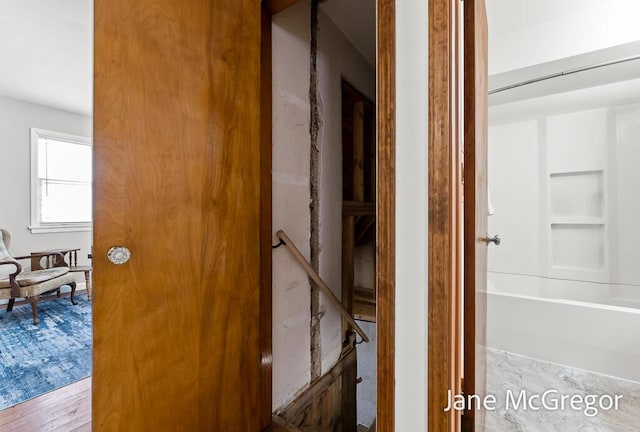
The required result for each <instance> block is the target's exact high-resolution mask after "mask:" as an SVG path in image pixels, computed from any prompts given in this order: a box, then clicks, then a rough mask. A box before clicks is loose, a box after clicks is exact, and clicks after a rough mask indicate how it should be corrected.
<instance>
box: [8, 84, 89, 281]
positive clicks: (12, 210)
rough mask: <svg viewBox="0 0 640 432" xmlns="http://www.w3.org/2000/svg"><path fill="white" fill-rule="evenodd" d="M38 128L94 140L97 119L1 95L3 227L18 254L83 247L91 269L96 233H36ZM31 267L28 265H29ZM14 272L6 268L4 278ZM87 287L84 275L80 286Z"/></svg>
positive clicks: (80, 259)
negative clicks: (34, 141)
mask: <svg viewBox="0 0 640 432" xmlns="http://www.w3.org/2000/svg"><path fill="white" fill-rule="evenodd" d="M31 127H36V128H41V129H48V130H53V131H58V132H64V133H68V134H73V135H81V136H91V127H92V126H91V117H89V116H86V115H81V114H74V113H70V112H67V111H61V110H59V109H55V108H50V107H46V106H43V105H37V104H33V103H29V102H25V101H21V100H17V99H11V98H7V97H2V96H0V185H2V186H0V227H1V228H4V229H6V230H8V231H9V232H11V237H12V239H11V251H12V252H13V253H14V254H15V255H28V254H29V252H32V251H38V250H48V249H58V248H67V247H69V248H71V247H73V248H76V247H79V248H82V250H80V251H79V252H78V262H79V263H80V264H82V265H88V264H90V263H89V261H88V259H87V254H88V253H89V252H90V249H91V233H90V232H88V231H84V232H72V233H46V234H31V232H30V231H29V229H28V227H29V225H30V224H31V162H30V152H31V138H30V128H31ZM23 264H24V265H28V262H24V263H23ZM6 270H9V267H8V266H3V267H1V268H0V274H2V272H3V271H6ZM80 281H82V283H84V277H83V275H82V273H79V277H78V282H79V283H80Z"/></svg>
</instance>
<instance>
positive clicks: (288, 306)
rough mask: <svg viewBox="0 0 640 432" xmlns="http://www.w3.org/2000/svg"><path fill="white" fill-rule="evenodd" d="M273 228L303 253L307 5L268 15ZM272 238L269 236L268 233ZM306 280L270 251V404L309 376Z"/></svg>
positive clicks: (279, 252) (283, 253)
mask: <svg viewBox="0 0 640 432" xmlns="http://www.w3.org/2000/svg"><path fill="white" fill-rule="evenodd" d="M272 38H273V172H272V181H273V204H272V205H273V232H274V233H275V232H276V231H277V230H279V229H282V230H284V231H286V232H287V234H288V235H289V237H290V238H291V240H292V241H293V242H294V243H295V244H296V245H297V246H298V248H299V249H300V251H301V252H302V254H303V255H305V256H306V257H309V252H310V250H309V235H310V212H309V200H310V191H309V157H310V139H309V118H310V116H309V5H308V3H307V2H299V3H298V4H296V5H295V6H293V7H291V8H289V9H286V10H285V11H283V12H281V13H279V14H277V15H276V16H274V17H273V35H272ZM274 243H275V238H274ZM309 322H310V296H309V280H308V279H307V276H306V273H305V272H304V271H303V270H302V268H300V266H299V265H298V263H296V262H295V261H294V260H293V259H292V258H291V255H290V254H289V253H288V252H287V250H286V249H284V248H279V249H275V250H274V251H273V409H274V410H276V409H278V408H280V407H282V406H283V405H285V404H286V403H288V402H289V401H291V400H292V399H293V397H294V396H295V395H296V393H297V392H298V391H299V390H300V389H302V388H303V387H304V386H305V385H306V384H308V383H309V380H310V369H309V366H310V364H311V357H310V350H309V344H310V337H309Z"/></svg>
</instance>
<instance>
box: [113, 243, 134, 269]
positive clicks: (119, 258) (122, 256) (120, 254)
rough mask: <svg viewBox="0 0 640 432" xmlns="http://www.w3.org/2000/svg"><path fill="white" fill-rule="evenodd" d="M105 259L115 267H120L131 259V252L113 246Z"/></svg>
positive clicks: (124, 248)
mask: <svg viewBox="0 0 640 432" xmlns="http://www.w3.org/2000/svg"><path fill="white" fill-rule="evenodd" d="M107 258H109V261H111V262H112V263H113V264H115V265H122V264H124V263H126V262H127V261H129V259H130V258H131V251H130V250H129V249H127V248H126V247H124V246H114V247H112V248H111V249H109V252H107Z"/></svg>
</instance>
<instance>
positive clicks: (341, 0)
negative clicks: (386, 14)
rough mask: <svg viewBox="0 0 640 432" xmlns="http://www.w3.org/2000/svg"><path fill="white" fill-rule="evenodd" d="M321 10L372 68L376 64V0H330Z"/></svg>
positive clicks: (321, 6) (322, 5)
mask: <svg viewBox="0 0 640 432" xmlns="http://www.w3.org/2000/svg"><path fill="white" fill-rule="evenodd" d="M320 8H321V9H322V10H323V11H324V12H325V13H326V14H327V15H329V17H330V18H331V20H332V21H333V22H334V23H335V24H336V25H337V26H338V28H340V30H342V33H344V35H345V36H346V37H347V39H349V40H350V41H351V43H352V44H353V45H354V46H355V47H356V49H357V50H358V51H360V53H361V54H362V55H363V56H364V58H365V59H367V61H368V62H369V64H370V65H371V66H374V65H375V63H376V2H375V0H328V1H326V2H324V3H322V4H321V5H320Z"/></svg>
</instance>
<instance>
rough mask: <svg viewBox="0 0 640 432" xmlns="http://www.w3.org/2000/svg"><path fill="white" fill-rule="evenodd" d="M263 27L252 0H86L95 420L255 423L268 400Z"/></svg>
mask: <svg viewBox="0 0 640 432" xmlns="http://www.w3.org/2000/svg"><path fill="white" fill-rule="evenodd" d="M260 27H261V9H260V1H259V0H233V1H222V0H198V1H184V0H139V1H135V2H131V1H125V0H95V101H94V152H95V170H94V173H95V194H94V201H95V212H94V249H93V251H94V278H95V294H94V300H93V310H94V360H93V430H94V431H136V432H140V431H217V432H223V431H230V432H231V431H232V432H237V431H243V432H257V431H259V430H260V428H261V426H262V424H261V415H262V413H263V409H266V410H270V408H271V407H270V406H268V407H265V406H264V405H265V404H264V403H261V393H260V391H261V387H260V386H261V368H260V364H261V345H260V343H261V341H260V320H261V316H262V315H261V313H269V311H267V310H262V311H261V309H260V294H261V292H260V269H261V267H260V265H261V262H260V248H261V239H260V222H261V216H260V211H261V188H260V186H261V184H260V177H261V165H260V158H261V148H260V143H261V140H260V128H261V126H260V121H261V118H260V92H261V88H260V42H261V39H260V38H261V34H260ZM269 122H270V119H269ZM268 237H269V236H267V241H269V240H268ZM112 246H125V247H127V248H128V249H129V250H130V251H131V258H130V260H129V261H128V262H126V263H125V264H123V265H114V264H112V263H111V262H109V261H108V259H107V251H108V250H109V249H110V248H111V247H112Z"/></svg>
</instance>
